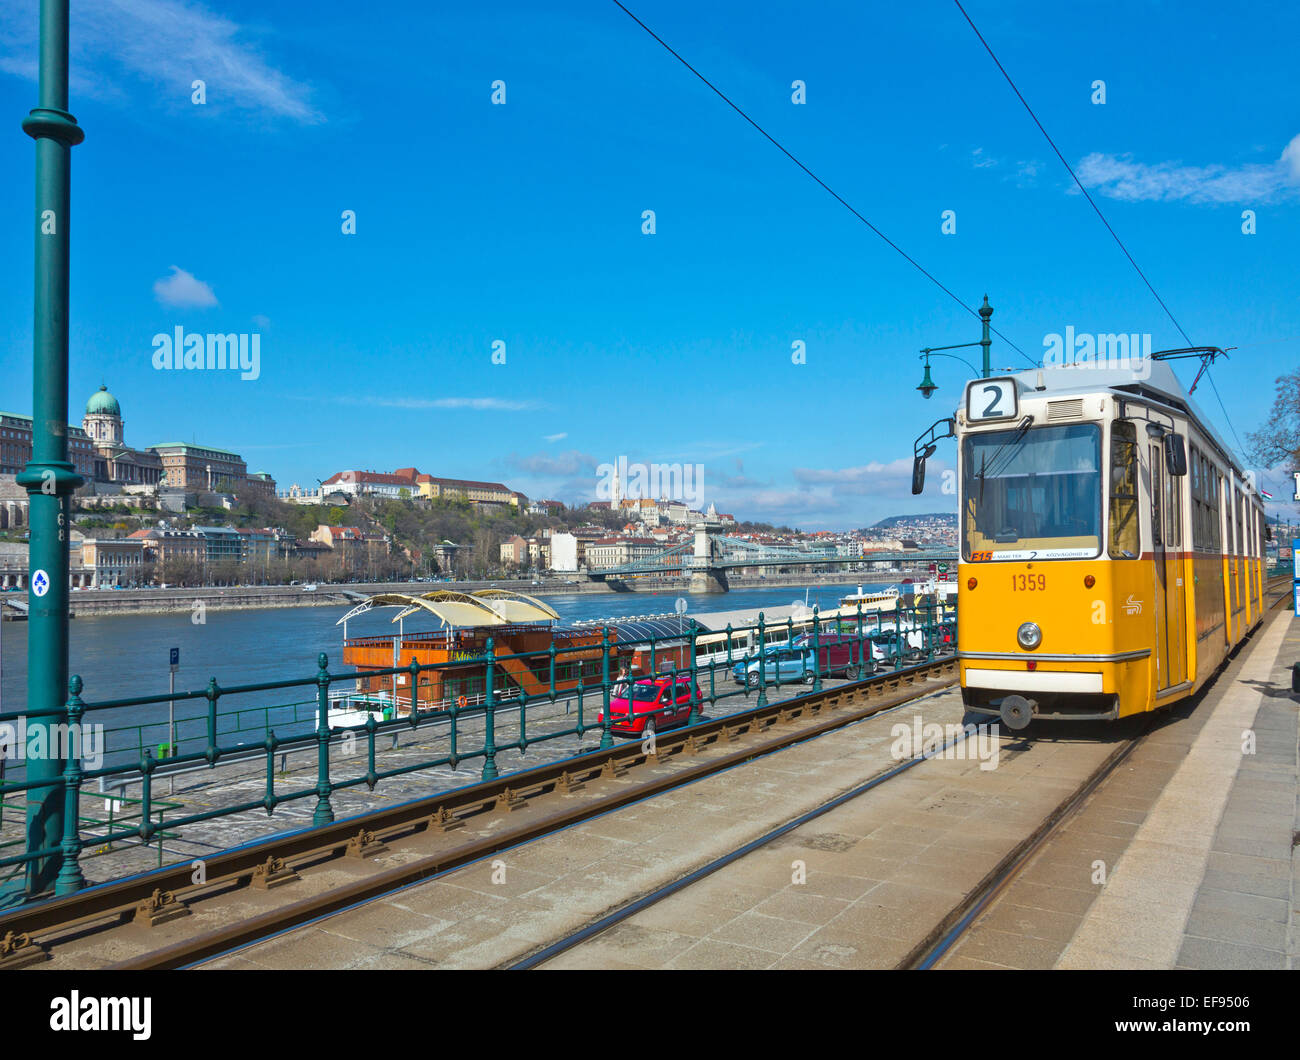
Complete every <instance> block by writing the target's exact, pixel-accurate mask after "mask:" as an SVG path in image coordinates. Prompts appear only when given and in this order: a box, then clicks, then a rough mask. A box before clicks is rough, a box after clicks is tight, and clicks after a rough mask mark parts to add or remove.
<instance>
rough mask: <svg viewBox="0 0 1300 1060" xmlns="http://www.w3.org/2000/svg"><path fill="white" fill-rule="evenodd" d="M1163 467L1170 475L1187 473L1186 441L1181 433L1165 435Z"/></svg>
mask: <svg viewBox="0 0 1300 1060" xmlns="http://www.w3.org/2000/svg"><path fill="white" fill-rule="evenodd" d="M1165 467H1166V468H1168V469H1169V474H1171V475H1186V474H1187V443H1186V441H1185V440H1184V439H1183V436H1182V435H1181V434H1173V433H1172V432H1171V433H1169V434H1166V435H1165Z"/></svg>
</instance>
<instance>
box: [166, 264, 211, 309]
mask: <svg viewBox="0 0 1300 1060" xmlns="http://www.w3.org/2000/svg"><path fill="white" fill-rule="evenodd" d="M153 293H154V297H155V298H157V299H158V301H160V302H161V303H162V304H163V305H171V306H178V307H180V308H186V309H189V308H203V309H207V308H211V307H212V306H214V305H216V304H217V296H216V295H215V294H213V293H212V288H211V287H209V286H208V285H207V284H206V283H204V282H203V281H202V280H198V279H195V278H194V276H193V275H192V274H191V273H188V272H186V271H185V270H184V269H182V268H180V267H179V266H177V265H173V266H172V274H171V275H170V276H164V277H163V278H162V279H161V280H155V281H154V285H153Z"/></svg>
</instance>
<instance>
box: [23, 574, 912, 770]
mask: <svg viewBox="0 0 1300 1060" xmlns="http://www.w3.org/2000/svg"><path fill="white" fill-rule="evenodd" d="M888 584H889V583H884V584H876V585H871V586H868V587H867V588H869V589H876V588H885V587H886V586H887V585H888ZM854 588H855V587H854V586H852V585H811V586H790V585H787V586H780V587H776V588H771V589H743V590H736V591H734V592H730V593H695V594H682V593H680V592H661V593H650V592H639V593H635V594H628V593H619V594H614V593H599V594H595V593H582V594H574V595H571V596H548V597H546V602H547V603H548V604H550V606H551V607H553V608H554V609H555V610H556V611H557V612H558V613H559V615H560V619H561V622H560V624H561V625H566V624H568V623H571V622H576V621H579V620H582V619H592V618H620V617H623V616H628V617H634V616H637V615H647V614H663V613H666V612H672V611H675V610H676V604H677V601H678V599H679V598H680V599H683V600H685V602H686V606H687V609H688V610H687V613H688V614H692V615H698V616H701V621H703V622H704V623H705V624H706V625H709V621H708V618H707V617H706V615H707V612H711V611H733V610H740V609H757V608H762V607H777V606H781V605H789V604H791V603H792V602H794V601H795V600H798V601H800V602H802V601H803V600H804V599H805V594H806V599H807V602H808V605H809V606H810V607H812V606H818V607H822V608H827V607H834V606H835V605H836V604H837V603H838V602H839V600H840V598H841V597H842V596H844V595H845V594H846V593H851V592H853V591H854ZM350 607H351V605H346V604H339V605H338V606H317V607H286V608H273V609H265V610H248V611H208V612H207V615H206V621H205V622H204V623H203V624H201V625H196V624H194V623H193V622H192V621H191V617H190V613H189V612H188V611H187V612H183V613H178V614H168V615H136V614H122V615H100V616H92V617H82V618H77V619H75V620H73V621H72V622H71V623H70V624H69V630H70V636H71V644H70V653H69V654H70V673H73V674H80V675H81V677H82V680H83V681H84V684H85V687H84V689H83V691H82V699H83V700H84V701H85V702H87V703H95V702H104V701H106V700H114V699H125V698H128V697H135V696H151V695H160V694H163V693H166V692H167V683H168V669H167V661H168V652H169V649H171V648H179V649H180V669H179V671H178V673H177V675H176V690H177V692H178V693H179V692H184V691H201V690H202V689H203V688H205V687H206V686H207V683H208V679H209V678H213V677H214V678H216V680H217V683H218V684H219V685H222V686H225V687H229V686H232V685H242V684H256V683H260V682H266V681H279V680H287V679H291V678H311V677H313V676H314V675H315V673H316V659H317V656H318V655H319V654H320V653H321V652H324V653H326V655H327V656H328V657H329V664H330V667H331V669H334V670H339V669H342V633H343V631H342V627H340V626H337V625H336V622H337V621H338V620H339V619H340V618H342V616H343V615H344V614H346V613H347V612H348V610H350ZM394 614H395V612H394V611H393V610H391V609H383V610H380V611H376V612H374V613H370V614H365V615H360V616H358V617H357V618H354V619H351V620H350V621H349V622H348V635H349V636H364V635H367V634H379V633H386V632H392V631H393V627H392V625H391V619H392V618H393V616H394ZM405 627H406V628H407V629H410V630H413V631H415V630H420V629H435V628H437V621H436V619H433V618H432V616H411V617H410V618H408V619H406V620H405ZM0 636H3V656H2V657H3V672H2V673H0V712H7V711H21V710H23V709H24V706H25V704H26V698H27V623H25V622H5V623H3V629H2V630H0ZM314 695H315V688H314V687H313V686H308V685H304V686H303V687H301V688H291V689H282V690H276V691H271V692H257V693H248V694H242V695H239V696H237V697H234V696H232V697H229V698H227V699H223V700H222V701H221V710H222V711H223V712H224V711H228V710H231V709H233V708H234V707H235V706H236V705H237V706H239V707H241V708H242V707H256V708H265V707H269V706H272V705H277V704H285V703H291V702H297V701H303V702H306V701H309V700H312V699H313V698H314ZM236 700H237V701H238V702H237V703H236V702H235V701H236ZM167 710H168V707H167V704H166V703H161V704H154V705H147V706H140V707H127V708H116V709H114V710H112V711H105V712H92V713H91V714H90V715H88V716H87V721H88V722H89V721H92V720H93V721H99V722H101V723H102V724H104V725H105V726H107V727H108V728H109V729H119V728H120V727H122V726H142V725H143V726H148V731H147V732H144V733H140V732H137V731H135V730H132V731H130V732H127V731H123V732H121V734H120V735H118V736H116V737H112V738H110V741H109V745H110V747H113V746H115V745H116V746H119V747H120V746H124V745H125V744H127V743H129V744H133V745H138V744H139V743H140V742H144V743H145V744H146V745H148V743H149V741H150V740H153V739H156V738H158V736H159V735H160V734H159V732H158V731H157V730H156V728H155V727H156V726H157V725H159V724H165V722H166V719H167ZM205 710H206V701H205V700H202V699H199V700H188V701H185V700H181V701H177V703H176V718H177V719H187V718H199V717H200V716H202V715H203V713H204V711H205ZM260 714H261V711H260V710H258V711H256V712H255V713H254V714H250V716H249V717H248V718H245V719H243V720H242V721H241V722H240V724H239V726H238V727H239V728H240V729H241V730H244V729H246V728H247V729H250V730H255V729H256V727H257V726H258V724H259V721H258V716H259V715H260ZM312 714H314V709H313V708H311V707H310V706H304V707H302V708H300V709H298V710H297V711H296V712H292V713H291V714H290V715H287V714H286V713H285V712H277V714H276V719H277V720H276V734H277V735H278V736H287V735H291V734H292V733H293V732H300V731H307V730H309V729H310V727H311V726H310V724H307V725H306V726H305V727H304V724H303V722H304V719H306V718H308V717H309V716H310V715H312ZM110 715H111V717H110ZM223 727H224V726H223ZM184 728H185V733H184V735H187V736H190V735H197V734H198V731H199V726H198V725H197V724H191V725H189V726H186V727H184Z"/></svg>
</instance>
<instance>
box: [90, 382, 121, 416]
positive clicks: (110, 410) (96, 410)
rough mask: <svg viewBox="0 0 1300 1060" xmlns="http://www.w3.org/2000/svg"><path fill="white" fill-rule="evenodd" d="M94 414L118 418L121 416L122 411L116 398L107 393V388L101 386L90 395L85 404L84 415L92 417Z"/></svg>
mask: <svg viewBox="0 0 1300 1060" xmlns="http://www.w3.org/2000/svg"><path fill="white" fill-rule="evenodd" d="M96 414H99V415H104V416H118V417H121V415H122V409H121V407H120V406H119V405H118V403H117V398H115V397H114V396H113V395H112V394H110V393H109V392H108V387H107V386H103V385H101V386H100V388H99V389H98V390H96V391H95V392H94V393H93V394H91V395H90V400H89V401H87V402H86V415H87V416H94V415H96Z"/></svg>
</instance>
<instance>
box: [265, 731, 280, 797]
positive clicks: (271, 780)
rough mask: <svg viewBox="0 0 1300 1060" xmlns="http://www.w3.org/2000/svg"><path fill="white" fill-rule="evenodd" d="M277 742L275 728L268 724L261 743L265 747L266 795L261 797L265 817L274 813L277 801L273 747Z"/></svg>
mask: <svg viewBox="0 0 1300 1060" xmlns="http://www.w3.org/2000/svg"><path fill="white" fill-rule="evenodd" d="M279 743H280V741H279V740H277V739H276V738H275V730H274V729H273V728H271V727H270V726H269V725H268V726H267V727H266V740H265V741H264V743H263V746H265V747H266V797H265V798H264V799H262V805H263V806H265V807H266V816H267V817H270V816H271V815H272V814H274V813H275V805H276V803H277V802H278V801H279V800H278V799H277V798H276V797H275V749H276V747H277V746H278V745H279Z"/></svg>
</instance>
